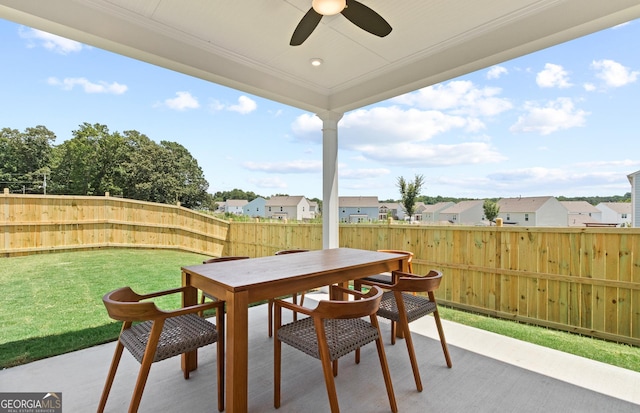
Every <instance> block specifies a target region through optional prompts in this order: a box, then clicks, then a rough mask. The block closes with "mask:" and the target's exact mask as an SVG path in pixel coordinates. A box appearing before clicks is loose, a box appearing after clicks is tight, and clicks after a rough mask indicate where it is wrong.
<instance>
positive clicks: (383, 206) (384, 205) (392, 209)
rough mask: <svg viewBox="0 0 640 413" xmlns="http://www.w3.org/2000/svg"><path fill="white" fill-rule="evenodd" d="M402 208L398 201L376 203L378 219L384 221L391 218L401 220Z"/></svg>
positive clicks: (402, 216)
mask: <svg viewBox="0 0 640 413" xmlns="http://www.w3.org/2000/svg"><path fill="white" fill-rule="evenodd" d="M405 215H406V214H405V213H404V208H403V207H402V204H400V203H399V202H380V203H379V204H378V219H379V220H381V221H386V220H387V219H388V218H393V219H395V220H396V221H397V220H400V221H402V220H403V219H404V217H405Z"/></svg>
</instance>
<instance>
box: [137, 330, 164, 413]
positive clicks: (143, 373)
mask: <svg viewBox="0 0 640 413" xmlns="http://www.w3.org/2000/svg"><path fill="white" fill-rule="evenodd" d="M163 326H164V322H163V321H162V320H156V321H155V322H154V323H153V328H152V329H151V332H150V333H149V339H148V340H147V347H146V348H145V350H144V356H143V357H142V363H141V364H140V372H139V373H138V379H137V380H136V386H135V388H134V390H133V395H132V396H131V404H130V405H129V413H136V412H137V411H138V408H139V407H140V401H141V400H142V392H144V386H145V385H146V384H147V378H148V377H149V370H151V364H153V358H154V357H155V355H156V348H157V347H158V341H160V334H161V333H162V327H163Z"/></svg>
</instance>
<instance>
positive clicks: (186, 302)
mask: <svg viewBox="0 0 640 413" xmlns="http://www.w3.org/2000/svg"><path fill="white" fill-rule="evenodd" d="M182 285H183V286H186V287H190V288H187V290H186V291H185V292H184V294H182V306H183V307H188V306H191V305H196V304H198V290H197V289H195V288H194V287H191V275H190V274H188V273H185V272H184V271H183V272H182ZM181 357H182V359H181V365H182V371H183V373H184V377H185V378H187V377H189V372H190V371H193V370H195V369H197V368H198V350H194V351H192V352H189V353H184V354H183V355H182V356H181Z"/></svg>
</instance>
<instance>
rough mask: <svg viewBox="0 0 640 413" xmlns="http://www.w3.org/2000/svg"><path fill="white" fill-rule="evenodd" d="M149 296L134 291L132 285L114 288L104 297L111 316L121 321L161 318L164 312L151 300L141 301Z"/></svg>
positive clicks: (103, 299)
mask: <svg viewBox="0 0 640 413" xmlns="http://www.w3.org/2000/svg"><path fill="white" fill-rule="evenodd" d="M144 298H148V297H146V296H142V295H140V294H137V293H136V292H134V291H133V290H132V289H131V288H130V287H122V288H118V289H117V290H113V291H111V292H109V293H107V294H105V295H104V296H103V297H102V302H103V303H104V306H105V307H106V308H107V313H109V317H111V318H113V319H114V320H120V321H144V320H153V319H156V318H160V317H162V316H163V315H164V313H163V312H162V311H161V310H160V309H158V307H156V305H155V304H154V303H152V302H150V301H146V302H140V300H142V299H144Z"/></svg>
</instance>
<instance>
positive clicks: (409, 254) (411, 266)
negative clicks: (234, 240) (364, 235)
mask: <svg viewBox="0 0 640 413" xmlns="http://www.w3.org/2000/svg"><path fill="white" fill-rule="evenodd" d="M378 252H388V253H391V254H404V255H408V256H409V258H407V269H408V270H409V272H411V273H412V272H413V264H412V263H411V262H412V261H413V252H411V251H404V250H378Z"/></svg>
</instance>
